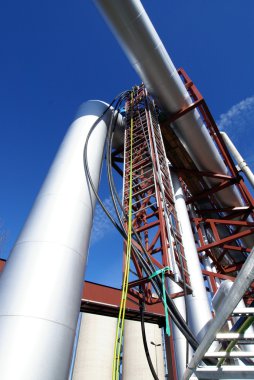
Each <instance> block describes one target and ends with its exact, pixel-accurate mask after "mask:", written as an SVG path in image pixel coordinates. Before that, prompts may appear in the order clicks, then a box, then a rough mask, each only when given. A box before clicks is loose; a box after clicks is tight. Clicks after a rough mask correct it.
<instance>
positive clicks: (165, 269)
mask: <svg viewBox="0 0 254 380" xmlns="http://www.w3.org/2000/svg"><path fill="white" fill-rule="evenodd" d="M168 271H170V268H169V267H168V266H167V267H164V268H162V269H159V270H157V271H156V272H154V273H153V274H151V276H149V277H148V278H149V280H151V279H152V278H153V277H155V276H158V275H159V274H161V282H162V296H163V297H162V298H163V306H164V311H165V322H166V334H167V336H170V326H169V318H168V305H167V298H166V287H165V272H168Z"/></svg>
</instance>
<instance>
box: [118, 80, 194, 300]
mask: <svg viewBox="0 0 254 380" xmlns="http://www.w3.org/2000/svg"><path fill="white" fill-rule="evenodd" d="M131 117H132V118H133V125H134V126H133V149H132V154H133V160H132V177H133V182H132V225H133V228H134V229H135V231H136V233H137V234H138V235H139V238H140V239H141V241H142V244H143V246H144V247H145V250H146V252H147V253H148V255H149V257H150V259H151V261H152V262H153V264H154V266H155V268H156V270H159V269H163V268H165V267H166V266H168V267H170V271H168V272H167V273H166V275H167V276H169V277H170V278H171V279H173V280H174V281H177V282H178V284H179V285H180V286H182V287H183V284H184V282H185V284H186V286H187V288H188V289H190V282H189V275H188V271H187V266H186V260H185V256H184V250H183V246H182V238H181V234H180V230H179V224H178V220H177V216H176V211H175V206H174V196H173V191H172V184H171V177H170V172H169V166H168V160H167V157H166V153H165V149H164V144H163V140H162V136H161V131H160V127H159V124H158V120H157V115H156V112H155V106H154V103H153V100H152V99H151V98H150V97H149V96H148V94H147V92H146V89H145V88H144V87H143V86H141V87H139V88H137V89H136V91H135V93H134V100H133V104H131V102H130V101H127V103H126V121H127V128H126V132H125V153H124V175H123V180H124V209H125V213H126V214H128V204H129V190H130V188H129V187H130V123H131ZM132 237H133V244H134V245H135V246H136V248H137V249H138V250H139V251H140V252H141V253H142V251H143V250H142V247H141V246H140V244H139V243H138V241H137V239H136V238H135V236H134V235H133V236H132ZM131 259H132V268H131V273H132V276H131V277H132V279H133V281H130V282H129V292H130V293H131V294H132V295H136V296H137V297H139V292H138V289H135V288H136V287H139V286H142V288H143V291H144V294H145V297H146V303H150V304H151V303H154V299H152V293H153V290H152V285H151V281H150V279H149V277H148V276H147V275H146V274H145V273H144V271H143V269H142V267H141V266H140V263H139V261H138V259H137V257H136V256H135V253H134V252H132V255H131ZM179 273H180V276H179ZM183 279H184V281H183ZM180 294H181V295H182V294H183V293H182V292H180V293H178V294H174V295H171V296H172V297H175V296H179V295H180ZM156 302H161V301H160V300H158V301H156Z"/></svg>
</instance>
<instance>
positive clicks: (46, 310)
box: [0, 101, 110, 380]
mask: <svg viewBox="0 0 254 380" xmlns="http://www.w3.org/2000/svg"><path fill="white" fill-rule="evenodd" d="M106 108H107V104H105V103H103V102H100V101H89V102H87V103H85V104H83V106H82V107H81V108H80V110H79V114H78V116H77V118H76V120H75V121H74V122H73V124H72V125H71V127H70V129H69V131H68V133H67V135H66V137H65V139H64V141H63V143H62V145H61V147H60V149H59V151H58V153H57V155H56V158H55V160H54V162H53V165H52V167H51V169H50V171H49V173H48V175H47V178H46V180H45V182H44V184H43V186H42V189H41V191H40V193H39V195H38V197H37V199H36V201H35V204H34V206H33V208H32V211H31V213H30V215H29V217H28V219H27V221H26V224H25V226H24V228H23V230H22V232H21V234H20V236H19V239H18V241H17V243H16V244H15V246H14V248H13V251H12V253H11V255H10V258H9V260H8V262H7V264H6V266H5V269H4V271H3V273H2V275H1V279H0V342H1V345H0V377H1V380H10V379H19V380H34V379H36V380H64V379H67V378H68V373H69V367H70V362H71V354H72V347H73V342H74V337H75V330H76V324H77V319H78V314H79V308H80V299H81V292H82V286H83V276H84V270H85V266H86V256H87V250H88V245H89V238H90V232H91V226H92V218H93V210H94V205H95V197H94V194H92V192H91V190H90V188H89V185H88V183H87V179H86V176H85V174H84V168H83V148H84V143H85V140H86V136H87V134H88V132H89V130H90V128H91V126H92V125H93V123H94V122H95V121H97V120H98V117H99V116H100V115H101V114H102V113H103V111H105V109H106ZM109 116H110V115H109V113H107V114H106V115H105V116H104V118H103V119H102V120H100V121H99V123H98V127H97V128H96V129H95V131H94V132H93V134H92V137H91V141H90V142H89V147H88V163H89V167H90V170H91V173H92V178H93V181H94V184H95V186H96V187H98V185H99V177H100V168H101V163H102V158H103V148H104V142H105V137H106V131H107V122H108V118H109Z"/></svg>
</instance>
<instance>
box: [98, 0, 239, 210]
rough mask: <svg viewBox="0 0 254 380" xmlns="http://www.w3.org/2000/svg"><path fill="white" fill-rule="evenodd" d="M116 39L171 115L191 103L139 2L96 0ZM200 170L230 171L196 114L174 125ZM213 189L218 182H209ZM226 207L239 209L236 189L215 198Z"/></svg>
mask: <svg viewBox="0 0 254 380" xmlns="http://www.w3.org/2000/svg"><path fill="white" fill-rule="evenodd" d="M94 2H95V4H96V5H97V7H98V8H99V10H100V11H101V13H102V15H103V16H104V18H105V20H106V22H107V23H108V24H109V26H110V28H111V29H112V31H113V33H114V35H115V37H116V38H117V40H118V41H119V43H120V45H121V46H122V48H123V50H124V52H125V54H126V55H127V57H128V58H129V60H130V62H131V64H132V66H133V68H134V69H135V71H136V72H137V73H138V74H139V76H140V77H141V79H142V81H143V82H144V83H145V85H146V86H147V88H148V89H149V91H150V93H152V94H153V95H154V96H155V97H156V98H157V99H158V100H159V102H160V103H161V104H162V105H163V106H164V107H165V108H166V110H167V111H169V112H170V113H176V112H177V111H180V110H181V109H183V108H185V107H187V106H188V105H190V104H191V103H192V99H191V98H190V96H189V94H188V91H187V90H186V88H185V86H184V84H183V82H182V80H181V78H180V76H179V74H178V72H177V70H176V68H175V66H174V64H173V62H172V60H171V58H170V57H169V55H168V53H167V51H166V49H165V47H164V45H163V43H162V41H161V40H160V37H159V36H158V34H157V32H156V31H155V29H154V27H153V25H152V23H151V21H150V19H149V17H148V15H147V13H146V12H145V10H144V8H143V6H142V4H141V2H140V1H139V0H128V1H115V0H94ZM171 126H172V128H173V129H174V131H175V133H176V134H177V136H178V137H179V139H180V140H181V141H182V143H183V144H184V146H185V148H186V150H187V151H188V152H189V154H190V156H191V157H192V159H193V161H194V162H195V164H196V166H197V167H198V169H200V170H205V171H211V172H215V173H223V174H227V168H226V166H225V164H224V162H223V160H222V159H221V157H220V155H219V152H218V150H217V148H216V146H215V144H214V143H213V140H212V139H211V136H210V135H209V132H208V130H207V128H206V126H205V124H204V122H203V119H202V117H201V116H200V114H199V113H198V111H197V110H193V111H190V112H188V113H187V114H185V115H184V116H182V117H181V118H179V119H178V120H176V121H175V122H174V123H172V124H171ZM207 183H208V184H209V185H210V186H212V185H213V184H215V183H217V181H216V180H215V179H211V178H210V179H207ZM216 197H217V199H218V201H219V202H220V204H221V205H223V206H239V205H241V204H242V200H241V197H240V194H239V192H238V190H237V189H236V188H235V187H231V188H227V189H224V190H222V191H220V192H218V193H217V194H216Z"/></svg>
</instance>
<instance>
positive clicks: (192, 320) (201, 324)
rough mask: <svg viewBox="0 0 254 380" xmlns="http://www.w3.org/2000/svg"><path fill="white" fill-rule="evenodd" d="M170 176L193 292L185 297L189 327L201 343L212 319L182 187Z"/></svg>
mask: <svg viewBox="0 0 254 380" xmlns="http://www.w3.org/2000/svg"><path fill="white" fill-rule="evenodd" d="M171 174H172V182H173V188H174V196H175V208H176V212H177V218H178V221H179V223H180V228H181V233H182V242H183V246H184V253H185V258H186V261H187V268H188V272H189V275H190V282H191V287H192V290H193V293H192V295H189V296H187V297H186V298H187V308H188V315H189V325H190V328H191V329H192V331H193V333H194V334H195V335H196V336H197V337H198V340H199V341H201V340H202V338H203V336H204V334H205V332H206V329H207V327H208V323H209V321H210V320H211V319H212V314H211V310H210V306H209V302H208V298H207V294H206V289H205V284H204V280H203V275H202V271H201V267H200V263H199V257H198V253H197V249H196V244H195V241H194V237H193V233H192V229H191V224H190V220H189V215H188V211H187V207H186V203H185V198H184V194H183V191H182V187H181V184H180V182H179V180H178V177H177V175H176V174H175V173H173V172H172V173H171Z"/></svg>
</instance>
